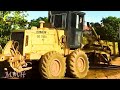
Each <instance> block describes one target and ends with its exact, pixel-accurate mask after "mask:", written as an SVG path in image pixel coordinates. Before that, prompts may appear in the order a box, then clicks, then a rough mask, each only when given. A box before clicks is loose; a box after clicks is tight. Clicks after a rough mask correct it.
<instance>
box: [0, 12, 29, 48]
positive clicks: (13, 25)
mask: <svg viewBox="0 0 120 90" xmlns="http://www.w3.org/2000/svg"><path fill="white" fill-rule="evenodd" d="M25 17H27V13H26V11H0V44H1V46H2V47H4V45H5V44H6V43H7V41H8V40H9V37H10V34H11V31H12V30H15V29H19V28H21V29H22V28H25V25H26V24H27V20H26V19H25Z"/></svg>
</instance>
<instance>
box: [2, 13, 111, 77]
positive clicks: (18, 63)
mask: <svg viewBox="0 0 120 90" xmlns="http://www.w3.org/2000/svg"><path fill="white" fill-rule="evenodd" d="M84 16H85V13H84V12H81V11H49V12H48V19H49V25H48V24H46V23H45V22H44V21H40V27H39V28H37V27H34V26H33V27H32V28H31V29H28V30H14V31H13V32H12V34H11V38H10V41H8V43H7V44H6V45H5V47H4V49H3V51H2V54H1V55H0V62H1V63H2V62H8V63H9V67H11V68H12V69H13V70H14V71H15V72H22V71H28V70H31V69H33V67H36V68H37V69H38V72H39V74H40V75H41V77H42V78H44V79H63V78H64V77H65V75H68V76H69V77H74V78H84V77H85V76H86V75H87V73H88V71H89V68H90V66H91V65H99V64H103V63H104V64H106V65H110V63H109V62H110V61H111V58H110V52H111V50H110V48H109V47H108V46H106V45H102V44H101V41H100V37H99V36H98V35H97V33H96V32H95V30H94V28H93V27H91V26H90V24H89V23H88V27H89V28H90V30H91V31H92V33H93V35H92V36H90V35H88V44H86V45H84V46H82V42H83V35H84V34H83V31H84V30H83V26H84ZM48 26H49V27H48ZM34 61H37V64H38V65H37V64H34V65H33V63H32V65H31V66H30V65H28V64H27V62H34ZM24 66H26V67H24ZM5 68H6V67H5ZM36 71H37V70H36ZM33 77H36V76H35V75H34V76H33Z"/></svg>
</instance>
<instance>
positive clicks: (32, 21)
mask: <svg viewBox="0 0 120 90" xmlns="http://www.w3.org/2000/svg"><path fill="white" fill-rule="evenodd" d="M39 21H45V23H48V18H47V17H39V18H37V19H33V20H31V21H30V23H29V28H31V27H32V26H36V27H40V23H39Z"/></svg>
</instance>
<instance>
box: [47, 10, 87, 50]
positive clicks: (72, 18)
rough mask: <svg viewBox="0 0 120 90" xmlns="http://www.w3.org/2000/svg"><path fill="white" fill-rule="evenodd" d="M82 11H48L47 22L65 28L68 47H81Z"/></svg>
mask: <svg viewBox="0 0 120 90" xmlns="http://www.w3.org/2000/svg"><path fill="white" fill-rule="evenodd" d="M84 15H85V13H84V12H80V11H49V13H48V17H49V22H50V23H51V24H52V25H53V26H54V27H55V28H59V29H64V30H65V35H66V37H67V46H68V47H69V48H70V49H76V48H79V47H81V42H82V31H83V25H84Z"/></svg>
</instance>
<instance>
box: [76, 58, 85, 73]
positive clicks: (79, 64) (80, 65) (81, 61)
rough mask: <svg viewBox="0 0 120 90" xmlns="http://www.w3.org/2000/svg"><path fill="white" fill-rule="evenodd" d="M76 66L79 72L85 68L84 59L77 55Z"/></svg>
mask: <svg viewBox="0 0 120 90" xmlns="http://www.w3.org/2000/svg"><path fill="white" fill-rule="evenodd" d="M77 67H78V70H79V72H83V71H84V70H85V61H84V59H83V58H81V57H79V58H78V60H77Z"/></svg>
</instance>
